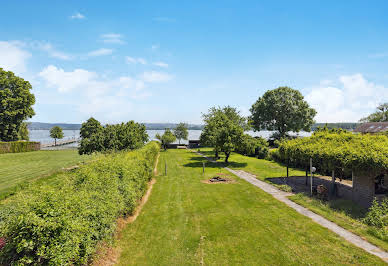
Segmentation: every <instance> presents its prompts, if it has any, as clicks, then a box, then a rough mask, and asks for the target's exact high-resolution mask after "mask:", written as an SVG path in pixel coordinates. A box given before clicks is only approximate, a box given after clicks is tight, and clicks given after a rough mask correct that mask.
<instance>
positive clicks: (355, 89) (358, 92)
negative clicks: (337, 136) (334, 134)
mask: <svg viewBox="0 0 388 266" xmlns="http://www.w3.org/2000/svg"><path fill="white" fill-rule="evenodd" d="M338 81H339V86H334V85H332V86H324V85H320V86H318V87H317V88H313V89H311V90H310V92H309V93H308V94H307V96H306V100H307V102H308V103H309V104H310V105H311V106H312V107H313V108H315V109H316V110H317V116H316V118H315V119H316V120H317V121H318V122H357V121H358V120H359V119H360V118H362V117H364V116H366V115H368V114H370V113H371V112H373V111H374V109H375V108H376V106H377V105H378V104H379V103H380V102H381V101H383V100H384V99H387V98H388V88H386V87H384V86H381V85H376V84H374V83H373V82H369V81H367V80H366V79H365V78H364V76H363V75H361V74H354V75H344V76H340V77H339V79H338ZM322 84H325V82H323V83H322Z"/></svg>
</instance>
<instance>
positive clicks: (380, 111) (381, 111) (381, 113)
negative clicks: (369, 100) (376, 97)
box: [360, 102, 388, 122]
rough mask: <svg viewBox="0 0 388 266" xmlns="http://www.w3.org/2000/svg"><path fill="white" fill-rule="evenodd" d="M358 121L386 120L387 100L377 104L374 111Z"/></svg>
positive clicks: (387, 120) (387, 117)
mask: <svg viewBox="0 0 388 266" xmlns="http://www.w3.org/2000/svg"><path fill="white" fill-rule="evenodd" d="M360 122H388V102H387V103H383V104H380V105H379V106H377V111H376V112H374V113H372V114H370V115H369V116H367V117H364V118H362V119H360Z"/></svg>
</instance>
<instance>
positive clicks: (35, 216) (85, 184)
mask: <svg viewBox="0 0 388 266" xmlns="http://www.w3.org/2000/svg"><path fill="white" fill-rule="evenodd" d="M159 149H160V146H159V144H158V143H156V142H151V143H149V144H147V145H146V146H144V147H143V148H141V149H139V150H135V151H131V152H119V153H114V154H109V155H103V156H102V158H101V159H100V160H98V161H95V162H92V163H90V164H88V165H85V166H82V167H81V168H79V169H78V170H76V171H74V172H68V173H64V174H63V175H62V176H61V181H60V184H58V185H43V186H36V187H32V188H30V189H29V190H28V191H24V192H21V193H19V194H17V195H16V196H15V197H13V198H11V199H10V200H9V201H7V203H6V204H5V205H4V206H2V208H1V210H0V236H3V237H5V239H6V245H5V247H4V248H3V249H2V250H1V251H0V264H6V265H8V264H30V263H36V264H49V265H72V264H75V265H80V264H86V263H87V262H88V259H89V258H90V255H92V254H93V253H94V252H95V250H96V246H97V244H98V242H99V241H101V240H109V239H110V238H111V237H112V236H113V234H114V232H115V229H116V220H117V218H118V217H120V216H122V215H125V214H130V213H132V212H133V211H134V209H135V207H136V205H137V202H138V200H139V199H140V198H141V197H142V196H143V194H144V193H145V191H146V189H147V182H148V181H150V180H151V178H152V177H153V168H154V165H155V161H156V158H157V155H158V153H159Z"/></svg>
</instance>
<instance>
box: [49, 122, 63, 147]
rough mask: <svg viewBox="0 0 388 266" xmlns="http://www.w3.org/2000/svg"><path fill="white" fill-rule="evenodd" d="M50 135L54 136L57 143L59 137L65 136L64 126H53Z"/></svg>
mask: <svg viewBox="0 0 388 266" xmlns="http://www.w3.org/2000/svg"><path fill="white" fill-rule="evenodd" d="M50 137H52V138H53V139H54V140H55V145H57V139H62V138H63V131H62V128H61V127H59V126H53V127H52V128H51V129H50Z"/></svg>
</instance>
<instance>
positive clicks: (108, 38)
mask: <svg viewBox="0 0 388 266" xmlns="http://www.w3.org/2000/svg"><path fill="white" fill-rule="evenodd" d="M100 38H101V39H102V41H103V42H104V43H116V44H124V43H125V42H124V40H123V38H124V36H123V35H121V34H118V33H106V34H101V35H100Z"/></svg>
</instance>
